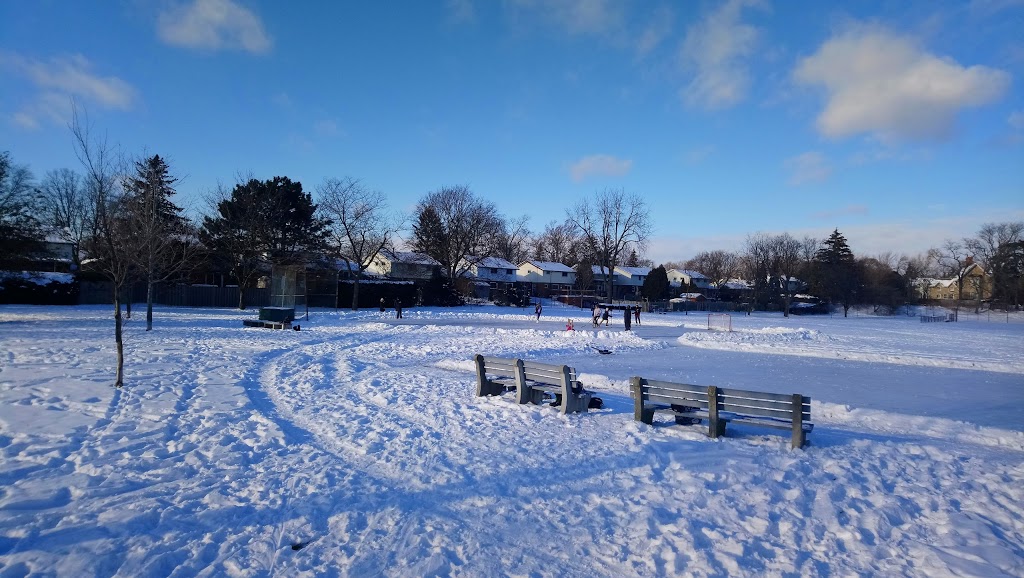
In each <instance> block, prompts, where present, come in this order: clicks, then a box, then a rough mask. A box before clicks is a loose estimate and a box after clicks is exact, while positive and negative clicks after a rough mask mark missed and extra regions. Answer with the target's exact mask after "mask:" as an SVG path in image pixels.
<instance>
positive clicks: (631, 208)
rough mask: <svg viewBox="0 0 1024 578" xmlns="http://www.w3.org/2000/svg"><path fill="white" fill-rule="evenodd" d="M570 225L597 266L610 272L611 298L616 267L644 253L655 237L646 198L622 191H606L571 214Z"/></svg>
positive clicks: (571, 211)
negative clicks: (638, 252)
mask: <svg viewBox="0 0 1024 578" xmlns="http://www.w3.org/2000/svg"><path fill="white" fill-rule="evenodd" d="M567 221H568V222H569V223H571V224H572V225H573V227H574V228H575V229H576V231H577V232H578V233H579V234H580V236H581V237H582V239H583V242H584V245H585V247H586V248H587V251H588V252H589V253H590V254H591V255H592V256H593V259H594V262H595V263H596V264H597V265H599V266H601V267H604V268H606V269H607V271H608V273H609V274H608V284H607V290H608V293H607V296H608V299H609V300H610V299H612V298H613V297H614V295H615V292H614V276H613V275H612V272H613V271H614V270H615V266H616V265H618V264H619V263H621V262H622V261H623V260H624V258H625V257H626V256H628V255H629V251H631V250H633V249H641V250H642V249H643V248H644V247H646V245H647V241H648V239H649V238H650V236H651V230H652V224H651V216H650V212H649V210H648V208H647V204H646V203H645V202H644V200H643V198H642V197H641V196H640V195H637V194H627V193H626V192H625V191H624V190H622V189H605V190H604V191H602V192H600V193H597V194H595V195H594V198H593V200H588V199H583V200H582V201H580V202H579V203H578V204H577V205H576V206H575V207H574V208H573V209H571V210H569V211H567Z"/></svg>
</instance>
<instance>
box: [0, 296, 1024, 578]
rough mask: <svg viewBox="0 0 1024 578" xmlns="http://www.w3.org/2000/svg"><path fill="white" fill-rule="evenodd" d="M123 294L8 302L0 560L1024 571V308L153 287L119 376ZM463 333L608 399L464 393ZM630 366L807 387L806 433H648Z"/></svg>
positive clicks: (268, 569) (257, 572)
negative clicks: (287, 313) (684, 308)
mask: <svg viewBox="0 0 1024 578" xmlns="http://www.w3.org/2000/svg"><path fill="white" fill-rule="evenodd" d="M111 313H112V312H111V311H110V308H109V307H63V308H61V307H30V306H3V307H0V402H2V403H0V575H3V576H21V575H39V576H115V575H116V576H320V575H328V576H374V575H381V576H450V575H459V576H488V577H489V576H587V577H590V576H678V575H687V576H726V575H728V576H766V575H767V576H783V575H785V576H825V575H834V576H847V575H865V576H867V575H877V576H1021V575H1024V526H1022V525H1021V523H1020V520H1021V519H1022V517H1024V516H1022V514H1024V483H1022V482H1024V362H1022V357H1024V356H1022V355H1021V353H1022V351H1024V349H1022V346H1021V343H1024V339H1022V338H1024V319H1022V318H1020V317H1019V316H1009V317H1006V318H1003V317H1000V316H993V317H991V318H989V319H986V318H985V317H984V316H982V317H978V318H975V319H973V320H971V321H962V322H959V323H934V324H933V323H928V324H925V323H920V322H918V320H917V319H916V318H914V317H887V318H882V317H868V316H856V317H850V318H843V317H840V316H836V317H829V316H819V317H797V318H789V319H786V318H783V317H782V316H781V315H777V314H760V315H759V314H753V315H749V316H748V315H739V314H735V315H733V317H732V326H733V329H734V331H733V332H731V333H725V332H708V331H707V330H706V326H707V317H706V315H700V314H689V315H685V314H683V313H669V314H646V315H644V316H643V317H642V320H641V321H642V325H640V326H637V325H636V324H634V325H633V331H631V332H625V331H623V330H622V327H621V321H619V320H614V321H619V326H618V327H616V326H614V325H613V326H612V327H610V328H604V327H602V328H600V329H593V328H592V327H591V325H590V319H589V312H587V311H582V310H579V309H574V308H569V307H562V306H560V305H559V304H557V303H546V304H545V309H544V315H543V316H542V318H541V321H540V323H536V322H534V320H533V318H534V316H533V309H532V308H525V309H510V308H498V307H492V306H483V307H481V306H475V307H464V308H455V309H433V308H417V309H411V310H406V311H405V312H404V314H403V316H404V319H402V320H395V319H393V314H391V313H390V312H389V313H383V314H382V313H379V312H377V311H376V310H375V309H374V310H372V311H371V310H364V311H360V312H347V311H340V312H339V311H333V310H315V311H314V312H313V313H311V318H310V319H309V320H308V321H307V320H304V319H300V320H298V321H297V322H298V323H300V324H301V327H302V330H301V331H299V332H295V331H273V330H266V329H251V328H250V329H244V328H242V327H241V320H242V319H246V318H252V317H254V316H255V312H254V311H242V312H239V311H233V310H223V309H202V310H200V309H179V308H160V307H158V308H157V310H156V315H155V324H154V330H153V331H152V332H146V331H144V324H143V323H140V322H136V321H134V320H133V321H130V322H129V323H128V325H127V328H126V338H125V344H126V356H127V364H126V380H125V381H126V384H127V385H126V386H125V387H124V388H123V389H120V390H115V389H113V388H112V387H110V383H111V382H112V380H113V364H114V361H115V359H114V355H113V350H114V343H113V338H112V334H113V323H112V320H111V316H112V315H111ZM961 315H963V314H961ZM567 318H571V319H573V320H574V322H575V326H576V329H577V330H576V331H572V332H567V331H564V330H563V329H564V327H565V322H566V319H567ZM962 318H968V317H967V316H964V317H962ZM594 347H600V348H606V349H611V350H612V351H613V352H614V353H613V354H612V355H599V354H597V352H596V351H595V350H594ZM475 353H483V354H487V355H496V356H522V357H526V358H529V359H535V360H537V361H542V362H549V363H566V364H569V365H572V366H574V367H576V369H577V370H578V372H579V373H580V377H581V379H582V381H583V382H584V383H585V384H586V385H587V387H588V389H591V390H593V391H594V392H595V393H596V394H597V395H598V396H600V397H602V398H603V399H604V401H605V405H606V407H605V409H602V410H599V411H592V412H590V413H588V414H584V415H569V416H562V415H560V414H558V413H557V412H556V411H555V410H554V409H553V408H550V407H546V406H518V405H515V404H514V403H513V402H512V400H511V395H506V396H504V397H502V398H476V397H474V395H473V391H474V374H473V362H472V356H473V354H475ZM632 375H643V376H645V377H653V378H662V379H667V380H674V381H682V382H688V383H698V384H708V385H720V386H723V387H729V386H732V387H741V388H746V389H759V390H765V391H776V392H783V393H797V392H798V393H802V394H805V395H809V396H810V397H811V398H812V399H813V402H812V418H813V421H814V423H815V428H814V431H813V432H812V433H811V434H810V436H809V440H810V442H811V444H810V445H809V446H808V447H807V448H805V449H803V450H791V449H789V437H788V435H787V434H786V433H785V432H781V433H780V432H779V431H778V430H760V429H757V428H751V427H743V426H735V427H730V429H729V431H728V434H727V436H726V437H725V438H722V439H719V440H711V439H709V438H707V437H706V436H705V435H704V433H703V430H702V429H701V428H699V427H681V426H675V425H670V424H669V422H668V421H664V420H667V419H668V418H666V417H659V421H658V422H657V423H656V424H655V425H654V426H653V427H652V426H646V425H643V424H640V423H637V422H635V421H634V420H633V413H632V402H631V400H630V398H629V386H628V379H629V377H630V376H632Z"/></svg>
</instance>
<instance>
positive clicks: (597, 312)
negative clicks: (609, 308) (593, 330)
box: [590, 303, 601, 327]
mask: <svg viewBox="0 0 1024 578" xmlns="http://www.w3.org/2000/svg"><path fill="white" fill-rule="evenodd" d="M590 312H591V314H593V316H594V319H593V322H594V327H597V323H598V322H599V321H600V320H601V307H600V306H599V305H598V304H597V303H594V308H593V309H591V311H590Z"/></svg>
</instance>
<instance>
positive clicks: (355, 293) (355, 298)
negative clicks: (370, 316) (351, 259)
mask: <svg viewBox="0 0 1024 578" xmlns="http://www.w3.org/2000/svg"><path fill="white" fill-rule="evenodd" d="M352 311H359V277H358V276H357V277H356V278H355V280H353V282H352Z"/></svg>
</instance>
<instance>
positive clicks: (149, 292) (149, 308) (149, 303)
mask: <svg viewBox="0 0 1024 578" xmlns="http://www.w3.org/2000/svg"><path fill="white" fill-rule="evenodd" d="M152 330H153V282H152V281H146V331H152Z"/></svg>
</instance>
